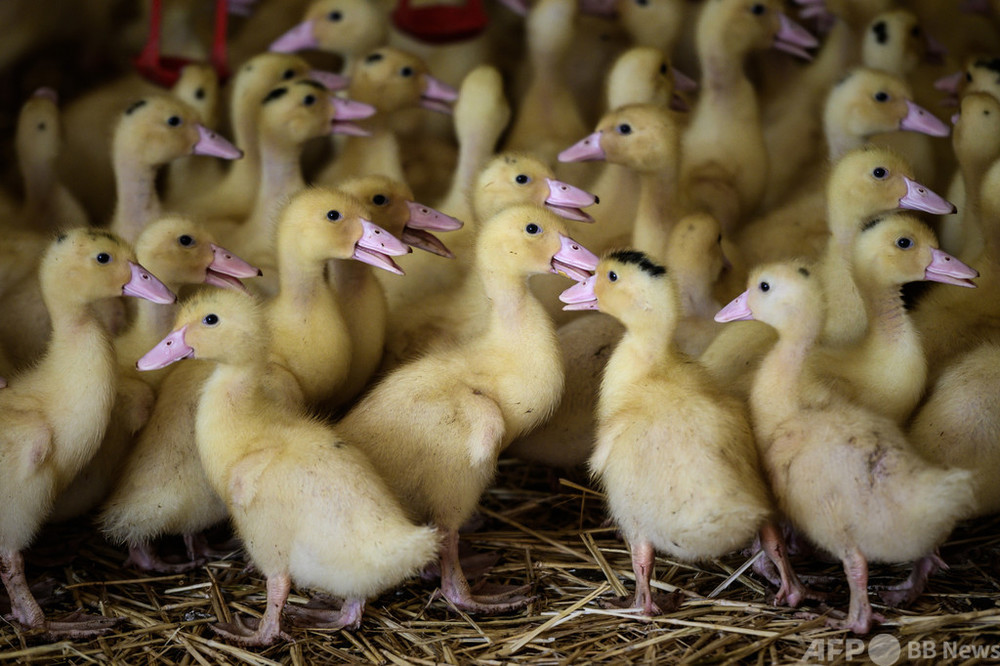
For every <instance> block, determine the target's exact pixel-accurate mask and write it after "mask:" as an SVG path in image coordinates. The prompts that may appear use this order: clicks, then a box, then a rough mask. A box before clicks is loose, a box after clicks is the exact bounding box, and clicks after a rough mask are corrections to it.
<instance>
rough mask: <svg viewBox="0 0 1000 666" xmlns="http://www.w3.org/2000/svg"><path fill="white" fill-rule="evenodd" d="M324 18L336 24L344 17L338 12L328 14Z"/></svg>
mask: <svg viewBox="0 0 1000 666" xmlns="http://www.w3.org/2000/svg"><path fill="white" fill-rule="evenodd" d="M326 18H327V19H328V20H330V21H333V22H335V23H336V22H337V21H339V20H341V19H342V18H344V15H343V14H341V13H340V12H330V13H329V14H327V15H326Z"/></svg>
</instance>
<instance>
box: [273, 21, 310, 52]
mask: <svg viewBox="0 0 1000 666" xmlns="http://www.w3.org/2000/svg"><path fill="white" fill-rule="evenodd" d="M317 46H319V42H317V41H316V36H315V30H314V29H313V22H312V21H311V20H310V21H303V22H302V23H299V24H298V25H297V26H295V27H294V28H292V29H291V30H289V31H288V32H286V33H285V34H283V35H282V36H281V37H278V38H277V39H276V40H274V41H273V42H271V46H269V47H268V51H274V52H275V53H295V52H296V51H303V50H305V49H314V48H316V47H317Z"/></svg>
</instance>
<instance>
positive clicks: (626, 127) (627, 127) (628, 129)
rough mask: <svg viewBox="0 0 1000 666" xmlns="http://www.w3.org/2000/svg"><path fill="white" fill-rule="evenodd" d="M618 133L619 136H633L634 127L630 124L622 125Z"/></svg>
mask: <svg viewBox="0 0 1000 666" xmlns="http://www.w3.org/2000/svg"><path fill="white" fill-rule="evenodd" d="M618 133H619V134H631V133H632V126H631V125H629V124H628V123H622V124H621V125H619V126H618Z"/></svg>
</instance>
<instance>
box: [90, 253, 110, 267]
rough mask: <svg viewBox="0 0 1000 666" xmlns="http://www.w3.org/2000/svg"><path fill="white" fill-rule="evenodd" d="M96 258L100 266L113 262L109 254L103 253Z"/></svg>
mask: <svg viewBox="0 0 1000 666" xmlns="http://www.w3.org/2000/svg"><path fill="white" fill-rule="evenodd" d="M94 258H95V259H97V263H99V264H106V263H109V262H110V261H111V255H110V254H108V253H107V252H101V253H100V254H98V255H97V256H96V257H94Z"/></svg>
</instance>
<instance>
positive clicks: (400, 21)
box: [392, 0, 489, 44]
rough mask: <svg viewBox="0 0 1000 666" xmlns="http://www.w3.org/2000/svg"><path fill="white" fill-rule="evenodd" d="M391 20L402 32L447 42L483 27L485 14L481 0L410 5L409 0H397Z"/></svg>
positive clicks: (470, 36) (469, 36)
mask: <svg viewBox="0 0 1000 666" xmlns="http://www.w3.org/2000/svg"><path fill="white" fill-rule="evenodd" d="M392 22H393V23H395V24H396V27H397V28H399V29H400V30H402V31H403V32H405V33H407V34H409V35H412V36H413V37H416V38H417V39H419V40H422V41H425V42H430V43H432V44H447V43H449V42H458V41H462V40H464V39H470V38H472V37H475V36H476V35H478V34H480V33H481V32H483V31H484V30H486V24H487V23H488V22H489V18H488V17H487V16H486V11H485V10H484V9H483V0H466V3H465V4H464V5H432V6H429V7H411V6H410V0H399V4H398V5H396V9H395V10H393V12H392Z"/></svg>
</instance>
